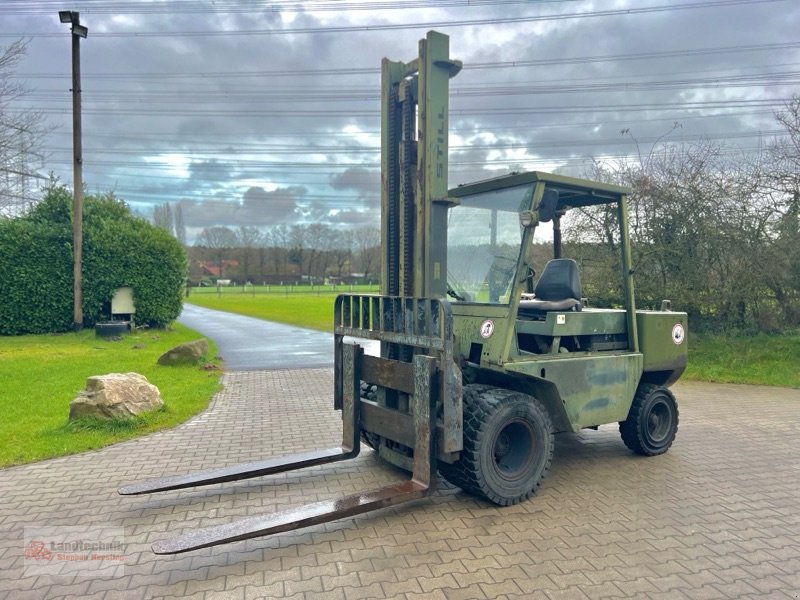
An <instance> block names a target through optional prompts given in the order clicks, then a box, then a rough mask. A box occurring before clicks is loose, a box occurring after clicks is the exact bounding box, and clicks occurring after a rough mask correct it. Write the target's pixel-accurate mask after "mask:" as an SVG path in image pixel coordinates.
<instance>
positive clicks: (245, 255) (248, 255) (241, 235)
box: [236, 225, 264, 281]
mask: <svg viewBox="0 0 800 600" xmlns="http://www.w3.org/2000/svg"><path fill="white" fill-rule="evenodd" d="M263 237H264V236H263V234H262V233H261V231H259V229H258V227H248V226H246V225H242V226H241V227H239V229H238V230H237V231H236V238H237V245H238V246H239V248H240V249H241V257H242V276H243V277H244V279H245V281H250V265H251V259H252V257H253V251H254V250H255V249H256V248H258V247H259V246H260V245H261V242H262V239H263Z"/></svg>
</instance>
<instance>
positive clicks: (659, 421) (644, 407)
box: [619, 383, 678, 456]
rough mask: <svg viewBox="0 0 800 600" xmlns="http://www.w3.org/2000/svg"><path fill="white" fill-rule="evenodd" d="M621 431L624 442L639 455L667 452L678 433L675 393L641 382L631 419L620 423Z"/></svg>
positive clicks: (661, 386)
mask: <svg viewBox="0 0 800 600" xmlns="http://www.w3.org/2000/svg"><path fill="white" fill-rule="evenodd" d="M619 433H620V435H621V436H622V441H623V442H625V445H626V446H627V447H628V448H630V449H631V450H632V451H633V452H635V453H636V454H641V455H642V456H657V455H659V454H664V452H666V451H667V450H669V448H670V446H672V442H673V441H675V435H676V434H677V433H678V403H677V401H676V400H675V396H673V395H672V392H671V391H669V389H667V388H666V387H664V386H663V385H654V384H652V383H643V384H641V385H639V389H637V390H636V396H634V398H633V403H632V404H631V409H630V411H628V418H627V419H625V420H624V421H622V422H620V424H619Z"/></svg>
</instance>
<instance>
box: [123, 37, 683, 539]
mask: <svg viewBox="0 0 800 600" xmlns="http://www.w3.org/2000/svg"><path fill="white" fill-rule="evenodd" d="M460 69H461V63H460V62H458V61H456V60H453V59H451V58H450V57H449V39H448V37H447V36H445V35H442V34H440V33H437V32H429V33H428V34H427V36H426V38H425V39H423V40H421V41H420V45H419V55H418V57H417V58H416V59H414V60H412V61H411V62H409V63H403V62H395V61H389V60H387V59H384V61H383V64H382V97H383V101H382V116H381V125H382V156H381V185H382V211H381V212H382V215H381V232H382V285H381V293H380V294H379V295H358V294H355V295H353V294H348V295H342V296H340V297H338V298H337V300H336V303H335V310H334V349H335V353H334V355H335V365H334V374H335V383H334V393H333V396H334V399H333V401H334V406H335V408H337V409H340V410H341V414H342V422H343V435H342V443H341V445H339V446H337V447H334V448H328V449H324V450H317V451H312V452H307V453H303V454H300V455H294V456H288V457H283V458H278V459H268V460H263V461H257V462H254V463H248V464H244V465H236V466H233V467H226V468H222V469H215V470H210V471H204V472H200V473H193V474H190V475H183V476H176V477H166V478H162V479H158V480H154V481H146V482H140V483H134V484H131V485H127V486H125V487H123V488H121V489H120V493H121V494H123V495H129V494H144V493H152V492H161V491H168V490H176V489H182V488H188V487H195V486H199V485H210V484H214V483H221V482H227V481H236V480H241V479H247V478H253V477H263V476H267V475H272V474H275V473H281V472H286V471H290V470H295V469H302V468H304V467H309V466H314V465H321V464H327V463H333V462H337V461H342V460H347V459H350V458H354V457H355V456H357V455H358V454H359V451H360V448H361V443H362V441H363V442H364V443H366V444H367V445H368V446H370V447H372V448H373V449H374V450H375V452H376V453H377V454H378V456H379V457H380V458H381V459H383V460H386V461H388V462H390V463H392V464H394V465H396V466H398V467H400V468H401V469H404V470H406V471H408V472H410V474H411V476H410V478H409V479H407V480H405V481H400V482H398V483H394V484H391V485H388V486H385V487H383V488H379V489H374V490H368V491H363V492H358V493H355V494H352V495H349V496H345V497H342V498H338V499H334V500H330V501H323V502H317V503H314V504H310V505H307V506H302V507H299V508H291V509H287V510H285V511H281V512H278V513H274V514H268V515H263V516H256V517H251V518H248V519H244V520H240V521H235V522H232V523H227V524H223V525H220V526H217V527H211V528H207V529H202V530H198V531H194V532H191V533H188V534H185V535H182V536H179V537H176V538H173V539H168V540H165V541H162V542H157V543H156V544H154V545H153V551H154V552H156V553H157V554H173V553H180V552H186V551H190V550H195V549H198V548H204V547H208V546H215V545H218V544H223V543H228V542H233V541H238V540H244V539H250V538H253V537H259V536H263V535H269V534H274V533H278V532H281V531H288V530H294V529H298V528H302V527H307V526H310V525H313V524H317V523H324V522H329V521H333V520H337V519H341V518H345V517H348V516H352V515H355V514H359V513H364V512H368V511H372V510H376V509H380V508H383V507H386V506H391V505H395V504H399V503H403V502H408V501H411V500H416V499H418V498H422V497H424V496H426V495H428V494H430V493H431V492H432V490H433V489H434V486H435V482H436V479H437V475H438V474H440V475H441V476H442V477H444V479H446V480H447V481H449V482H451V483H452V484H454V485H456V486H458V487H460V488H462V489H463V490H464V491H466V492H468V493H470V494H475V495H478V496H480V497H483V498H485V499H487V500H489V501H490V502H492V503H495V504H498V505H502V506H506V505H512V504H516V503H518V502H522V501H524V500H527V499H528V498H529V497H530V496H531V495H533V494H534V493H535V491H536V490H537V488H538V487H539V486H540V485H541V483H542V480H543V478H544V477H545V475H546V474H547V472H548V470H549V469H550V466H551V462H552V458H553V448H554V435H555V434H557V433H561V432H577V431H580V430H582V429H586V428H597V427H598V426H600V425H604V424H608V423H619V429H620V433H621V437H622V442H623V443H624V444H625V445H626V446H627V447H628V448H630V449H631V450H632V451H633V452H635V453H636V454H640V455H644V456H654V455H658V454H662V453H664V452H666V451H667V450H668V449H669V448H670V446H671V445H672V443H673V440H674V439H675V435H676V432H677V429H678V406H677V403H676V400H675V397H674V395H673V394H672V392H671V391H670V389H669V386H670V385H671V384H672V383H673V382H675V381H676V380H677V379H678V378H679V377H680V375H681V374H682V372H683V370H684V369H685V367H686V361H687V341H686V336H687V316H686V313H683V312H673V311H672V310H670V307H669V302H668V301H665V302H664V303H662V306H661V310H638V309H637V308H636V303H635V296H634V287H633V285H634V284H633V267H632V264H631V248H630V239H629V235H628V210H627V197H628V195H629V193H630V190H629V189H628V188H624V187H619V186H615V185H609V184H605V183H598V182H594V181H587V180H583V179H576V178H572V177H564V176H561V175H554V174H548V173H542V172H526V173H512V174H509V175H504V176H501V177H496V178H493V179H489V180H486V181H480V182H476V183H472V184H468V185H462V186H459V187H457V188H455V189H450V190H448V185H447V172H448V86H449V80H450V79H451V78H452V77H454V76H455V75H456V74H457V73H458V72H459V71H460ZM597 206H601V207H602V206H606V207H612V209H613V210H614V211H616V221H617V223H618V225H619V231H618V234H617V239H618V242H619V247H620V255H619V259H618V263H619V269H618V272H619V278H620V282H621V288H622V289H623V290H624V292H623V295H622V298H620V305H619V307H618V308H593V307H592V306H591V302H590V301H591V299H589V301H587V299H586V298H585V297H584V295H583V290H582V288H581V282H580V269H579V265H578V263H577V262H576V261H575V260H573V259H570V258H568V257H563V256H562V244H561V224H562V220H564V219H567V220H566V222H565V225H566V224H568V222H569V221H568V218H569V217H568V215H569V212H570V211H571V210H582V209H589V210H591V207H597ZM543 223H552V232H553V234H552V253H553V256H552V258H551V259H550V260H549V261H548V262H547V263H546V265H545V267H544V269H543V270H542V272H541V274H540V275H538V276H537V274H536V273H535V270H534V260H536V261H539V262H540V261H541V257H538V256H534V254H535V250H536V248H537V247H538V246H537V245H536V244H534V234H535V232H536V230H537V227H539V226H540V225H541V224H543ZM366 342H371V344H372V345H373V346H374V345H375V342H377V346H379V352H376V355H371V354H369V353H366V352H365V350H364V348H365V346H368V345H369V344H367V343H366ZM265 484H266V483H265Z"/></svg>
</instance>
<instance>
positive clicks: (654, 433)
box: [647, 400, 673, 445]
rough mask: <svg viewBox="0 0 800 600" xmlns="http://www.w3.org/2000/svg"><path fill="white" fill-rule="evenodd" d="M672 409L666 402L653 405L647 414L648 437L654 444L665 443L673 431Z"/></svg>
mask: <svg viewBox="0 0 800 600" xmlns="http://www.w3.org/2000/svg"><path fill="white" fill-rule="evenodd" d="M672 421H673V416H672V408H671V407H670V405H669V404H668V403H667V402H665V401H664V400H659V401H658V402H656V403H655V404H653V406H652V408H651V409H650V412H649V413H648V414H647V437H648V439H649V440H650V441H651V442H652V443H653V444H656V445H658V444H661V443H663V442H665V441H666V440H667V439H668V438H669V436H670V432H671V431H672Z"/></svg>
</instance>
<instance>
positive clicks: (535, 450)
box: [439, 385, 554, 506]
mask: <svg viewBox="0 0 800 600" xmlns="http://www.w3.org/2000/svg"><path fill="white" fill-rule="evenodd" d="M463 405H464V449H463V450H462V451H461V458H460V459H459V460H458V461H456V462H455V463H453V464H447V463H444V462H440V463H439V471H440V473H441V474H442V476H443V477H444V478H445V479H446V480H447V481H449V482H450V483H452V484H454V485H457V486H458V487H460V488H461V489H463V490H464V491H466V492H469V493H471V494H476V495H479V496H483V497H484V498H486V499H487V500H489V501H490V502H494V503H495V504H498V505H500V506H509V505H511V504H517V503H518V502H522V501H523V500H527V499H528V498H530V497H531V496H532V495H533V494H534V492H535V491H536V489H537V488H538V487H539V485H541V482H542V479H543V478H544V477H545V475H546V474H547V472H548V471H549V470H550V463H551V462H552V460H553V447H554V442H553V425H552V422H551V421H550V417H549V415H548V414H547V411H546V410H545V408H544V407H543V406H542V404H541V403H540V402H539V401H538V400H537V399H536V398H534V397H533V396H529V395H527V394H523V393H520V392H516V391H513V390H506V389H502V388H496V387H491V386H487V385H466V386H464V394H463Z"/></svg>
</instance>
